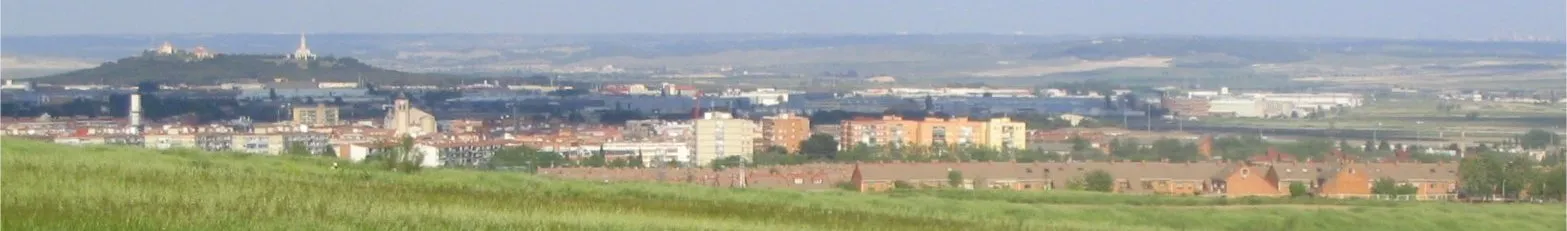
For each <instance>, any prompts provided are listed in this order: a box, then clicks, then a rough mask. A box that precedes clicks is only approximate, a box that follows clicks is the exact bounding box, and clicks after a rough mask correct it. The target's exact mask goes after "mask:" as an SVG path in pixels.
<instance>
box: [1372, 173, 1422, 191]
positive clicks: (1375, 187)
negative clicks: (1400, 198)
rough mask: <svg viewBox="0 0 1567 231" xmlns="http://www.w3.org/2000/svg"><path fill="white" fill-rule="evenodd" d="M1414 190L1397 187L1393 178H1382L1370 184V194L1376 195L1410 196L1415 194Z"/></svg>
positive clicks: (1397, 184) (1403, 186)
mask: <svg viewBox="0 0 1567 231" xmlns="http://www.w3.org/2000/svg"><path fill="white" fill-rule="evenodd" d="M1415 190H1416V189H1415V188H1414V187H1413V186H1409V185H1399V183H1398V181H1396V180H1393V178H1388V177H1383V178H1380V179H1377V180H1376V181H1374V182H1372V183H1371V194H1377V195H1411V194H1415Z"/></svg>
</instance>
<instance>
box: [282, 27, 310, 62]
mask: <svg viewBox="0 0 1567 231" xmlns="http://www.w3.org/2000/svg"><path fill="white" fill-rule="evenodd" d="M288 58H289V59H293V60H294V61H310V60H313V59H316V54H312V53H310V47H309V46H307V45H305V34H299V48H298V49H294V53H293V54H290V55H288Z"/></svg>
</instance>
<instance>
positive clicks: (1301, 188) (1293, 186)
mask: <svg viewBox="0 0 1567 231" xmlns="http://www.w3.org/2000/svg"><path fill="white" fill-rule="evenodd" d="M1309 194H1310V192H1309V191H1307V189H1306V184H1301V183H1300V182H1294V183H1290V197H1307V196H1311V195H1309Z"/></svg>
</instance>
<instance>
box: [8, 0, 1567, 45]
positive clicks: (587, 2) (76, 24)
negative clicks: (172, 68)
mask: <svg viewBox="0 0 1567 231" xmlns="http://www.w3.org/2000/svg"><path fill="white" fill-rule="evenodd" d="M1564 2H1567V1H1562V0H1492V1H1477V0H1369V1H1367V0H1299V1H1287V0H1279V1H1274V0H1097V1H1052V0H994V1H990V0H970V1H954V0H673V1H671V0H613V1H611V0H562V1H553V0H439V1H436V0H423V1H411V0H271V1H258V0H223V1H212V0H138V1H122V0H6V1H4V2H3V3H0V34H3V35H56V34H169V33H300V32H305V33H520V34H560V33H565V34H583V33H829V34H836V33H897V32H909V33H1015V32H1022V33H1027V34H1045V35H1101V34H1181V35H1249V36H1325V37H1382V38H1444V39H1467V38H1489V37H1498V36H1510V35H1513V34H1519V35H1534V36H1550V37H1554V38H1562V37H1564V35H1563V34H1564V33H1567V29H1564V28H1567V23H1564V21H1567V16H1564V13H1563V12H1564V11H1567V3H1564Z"/></svg>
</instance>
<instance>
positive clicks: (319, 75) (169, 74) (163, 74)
mask: <svg viewBox="0 0 1567 231" xmlns="http://www.w3.org/2000/svg"><path fill="white" fill-rule="evenodd" d="M361 77H363V78H364V79H365V80H369V81H373V82H381V83H408V84H413V83H441V82H448V81H449V82H457V81H458V80H457V79H455V78H453V77H454V76H449V75H439V74H421V73H407V72H399V71H393V70H386V69H380V68H376V67H372V66H370V65H365V64H363V63H360V62H359V60H356V59H353V58H334V57H321V58H318V59H315V60H312V61H308V62H294V61H291V60H288V59H286V58H285V57H282V56H269V55H218V56H216V57H213V58H211V59H205V60H186V59H183V58H179V57H172V56H148V55H143V56H135V57H127V58H123V59H120V60H117V61H114V62H107V63H104V64H103V65H100V66H98V67H94V68H91V69H85V70H77V71H72V72H67V73H62V74H58V75H53V76H46V77H39V78H38V79H37V81H41V82H47V83H77V84H83V83H102V84H135V83H139V82H145V81H155V82H167V83H193V84H214V83H221V82H228V81H235V80H239V79H252V80H264V81H268V80H271V79H272V78H286V79H289V80H295V81H309V80H312V79H314V80H319V81H343V82H354V81H357V80H358V79H359V78H361Z"/></svg>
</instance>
